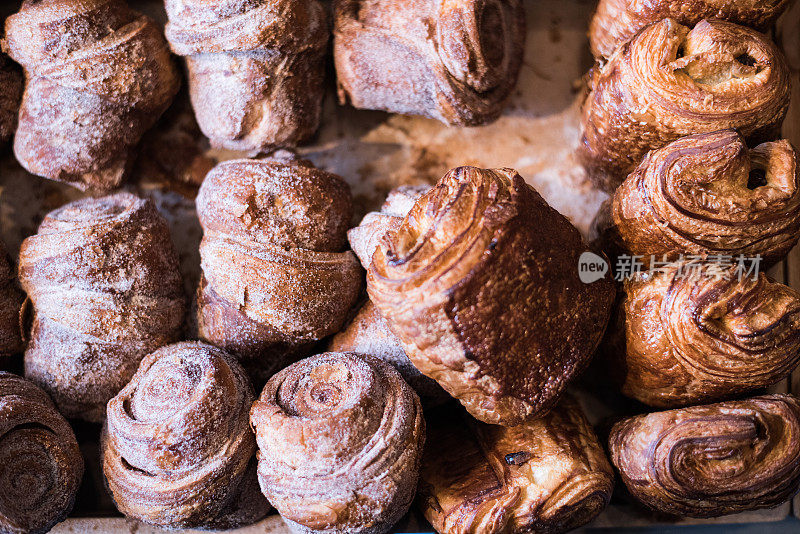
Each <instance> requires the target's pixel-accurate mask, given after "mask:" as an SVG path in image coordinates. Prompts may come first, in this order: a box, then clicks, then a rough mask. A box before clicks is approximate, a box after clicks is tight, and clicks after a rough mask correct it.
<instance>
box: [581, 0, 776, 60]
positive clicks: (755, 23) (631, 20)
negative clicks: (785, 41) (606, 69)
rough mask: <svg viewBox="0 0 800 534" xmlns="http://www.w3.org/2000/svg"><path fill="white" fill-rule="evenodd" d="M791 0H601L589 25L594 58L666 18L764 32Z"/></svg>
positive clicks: (689, 23)
mask: <svg viewBox="0 0 800 534" xmlns="http://www.w3.org/2000/svg"><path fill="white" fill-rule="evenodd" d="M789 2H790V0H768V1H766V2H765V1H763V0H644V1H641V0H639V1H633V0H600V2H599V3H598V4H597V10H596V11H595V13H594V16H593V17H592V22H591V23H590V24H589V42H590V44H591V48H592V53H593V54H594V55H595V57H602V56H605V57H609V56H610V55H611V54H612V53H613V52H614V50H616V49H617V47H618V46H619V45H620V44H622V43H624V42H625V41H627V40H628V39H629V38H630V37H631V36H632V35H634V34H635V33H636V32H638V31H639V30H641V29H642V28H644V27H645V26H647V25H648V24H652V23H653V22H658V21H659V20H661V19H665V18H674V19H675V20H677V21H678V22H680V23H681V24H686V25H689V26H693V25H695V24H697V23H698V22H700V21H701V20H703V19H711V18H713V19H721V20H727V21H728V22H735V23H736V24H741V25H743V26H750V27H751V28H755V29H757V30H759V31H762V32H763V31H767V30H768V29H769V28H770V26H772V24H773V23H774V22H775V20H776V19H777V18H778V17H779V16H780V15H781V13H783V12H784V11H785V10H786V8H787V7H788V6H789Z"/></svg>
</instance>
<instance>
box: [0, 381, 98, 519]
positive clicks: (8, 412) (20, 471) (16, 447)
mask: <svg viewBox="0 0 800 534" xmlns="http://www.w3.org/2000/svg"><path fill="white" fill-rule="evenodd" d="M82 477H83V457H82V456H81V451H80V449H78V442H77V441H76V440H75V434H73V432H72V429H71V428H70V426H69V424H68V423H67V421H66V420H65V419H64V418H63V417H62V416H61V414H59V413H58V411H57V410H56V408H55V406H53V402H52V401H51V400H50V398H49V397H48V396H47V394H46V393H45V392H44V391H42V390H41V389H39V388H38V387H36V386H35V385H34V384H33V383H32V382H30V381H28V380H25V379H23V378H21V377H18V376H16V375H13V374H11V373H5V372H2V371H0V532H8V533H14V534H16V533H20V534H29V533H31V534H32V533H44V532H47V531H48V530H50V529H51V528H52V527H53V525H55V524H56V523H58V522H60V521H63V520H64V519H65V518H66V517H67V514H69V512H70V511H71V510H72V505H73V503H74V502H75V494H76V493H77V491H78V486H80V483H81V478H82Z"/></svg>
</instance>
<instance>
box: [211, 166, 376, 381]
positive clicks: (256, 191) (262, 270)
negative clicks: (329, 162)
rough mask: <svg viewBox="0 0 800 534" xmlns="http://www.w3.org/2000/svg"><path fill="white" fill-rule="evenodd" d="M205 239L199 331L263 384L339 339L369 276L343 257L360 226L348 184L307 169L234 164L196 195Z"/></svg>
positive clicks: (221, 168) (349, 255)
mask: <svg viewBox="0 0 800 534" xmlns="http://www.w3.org/2000/svg"><path fill="white" fill-rule="evenodd" d="M197 212H198V216H199V218H200V224H201V225H202V226H203V230H204V236H203V241H202V243H201V245H200V255H201V257H202V265H201V266H202V269H203V277H204V280H203V281H202V282H201V285H200V288H199V295H198V329H199V334H200V336H201V337H202V338H203V339H205V340H207V341H209V342H210V343H212V344H214V345H217V346H220V347H222V348H224V349H226V350H230V351H231V352H233V353H234V354H235V355H236V356H238V357H239V358H240V359H241V360H242V362H243V364H244V365H245V367H246V368H248V371H249V372H251V375H252V376H253V377H254V379H256V380H259V379H266V378H267V377H268V376H270V375H271V374H272V373H273V372H274V371H275V370H276V369H277V368H278V367H280V366H281V365H283V364H285V360H286V359H288V357H290V356H291V357H294V356H296V355H297V354H298V353H302V352H303V350H305V349H306V348H307V346H308V345H309V344H311V343H313V342H316V341H319V340H321V339H322V338H324V337H326V336H329V335H331V334H333V333H335V332H337V331H338V330H339V329H340V328H341V326H342V325H343V324H344V322H345V320H346V318H347V313H348V312H349V310H350V308H352V307H353V305H354V304H355V302H356V299H357V298H358V294H359V290H360V288H361V283H362V271H361V268H360V266H359V265H358V260H357V259H356V257H355V256H354V255H353V253H352V252H349V251H347V252H340V251H341V250H342V248H343V247H344V246H345V243H346V230H347V225H348V224H349V222H350V218H351V217H352V206H351V200H350V192H349V189H348V187H347V184H346V183H345V182H344V181H343V180H342V179H341V178H339V177H338V176H337V175H335V174H331V173H328V172H325V171H322V170H319V169H316V168H314V167H313V166H311V165H310V164H309V163H308V162H304V161H302V160H299V161H292V160H288V161H280V160H276V159H267V160H232V161H226V162H224V163H220V164H219V165H217V166H216V167H215V168H214V170H212V171H211V172H210V173H209V174H208V176H207V177H206V179H205V181H204V182H203V185H202V187H201V188H200V193H199V195H198V196H197Z"/></svg>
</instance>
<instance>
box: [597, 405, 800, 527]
mask: <svg viewBox="0 0 800 534" xmlns="http://www.w3.org/2000/svg"><path fill="white" fill-rule="evenodd" d="M609 449H610V451H611V461H612V462H614V465H615V466H616V467H617V469H619V471H620V474H621V475H622V480H623V481H624V482H625V485H626V486H627V487H628V490H629V491H630V492H631V494H633V496H634V497H636V498H637V499H638V500H639V501H641V502H642V503H643V504H645V505H646V506H647V507H649V508H652V509H654V510H656V511H659V512H664V513H669V514H676V515H680V516H689V517H716V516H720V515H726V514H732V513H736V512H743V511H746V510H755V509H759V508H770V507H774V506H777V505H779V504H781V503H783V502H785V501H787V500H788V499H790V498H791V497H792V495H794V494H795V493H796V492H797V490H798V487H799V486H800V462H798V461H797V458H798V456H800V402H798V400H797V398H795V397H793V396H792V395H765V396H762V397H753V398H751V399H746V400H740V401H729V402H720V403H718V404H709V405H707V406H693V407H691V408H682V409H679V410H669V411H666V412H659V413H651V414H647V415H639V416H636V417H631V418H628V419H624V420H622V421H620V422H619V423H617V424H615V425H614V427H613V428H612V430H611V436H610V438H609Z"/></svg>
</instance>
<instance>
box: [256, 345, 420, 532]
mask: <svg viewBox="0 0 800 534" xmlns="http://www.w3.org/2000/svg"><path fill="white" fill-rule="evenodd" d="M250 423H251V424H252V426H253V428H254V429H255V431H256V439H257V441H258V447H259V466H258V474H259V481H260V483H261V489H262V491H263V492H264V494H265V495H266V496H267V498H268V499H269V501H270V502H271V503H272V504H273V505H274V506H275V508H277V509H278V511H279V512H280V513H281V515H282V516H283V518H284V520H286V521H287V522H289V523H290V524H291V525H293V526H294V527H296V529H297V530H298V531H299V532H327V533H341V532H349V533H354V534H355V533H362V534H367V533H375V534H377V533H383V532H388V531H389V529H390V528H391V527H392V525H393V524H394V523H395V522H397V520H398V519H400V517H402V516H403V515H404V514H405V513H406V512H407V511H408V508H409V506H410V505H411V501H412V500H413V498H414V493H415V491H416V487H417V478H418V474H419V465H420V461H421V456H422V446H423V443H424V441H425V422H424V419H423V417H422V408H421V406H420V403H419V398H418V397H417V396H416V394H415V393H414V392H413V391H412V390H411V388H409V387H408V385H407V384H406V383H405V382H404V381H403V379H402V378H401V377H400V374H399V373H398V372H397V371H396V370H395V369H394V368H393V367H392V366H391V365H389V364H388V363H385V362H383V361H381V360H379V359H377V358H374V357H372V356H367V355H359V354H355V353H341V352H327V353H324V354H320V355H317V356H314V357H311V358H307V359H305V360H302V361H300V362H297V363H295V364H293V365H291V366H289V367H287V368H286V369H284V370H283V371H281V372H279V373H278V374H277V375H275V376H274V377H272V379H270V381H269V382H268V383H267V385H266V387H265V388H264V391H263V392H262V393H261V397H260V398H259V399H258V400H257V401H256V402H255V404H253V408H252V410H251V412H250Z"/></svg>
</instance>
